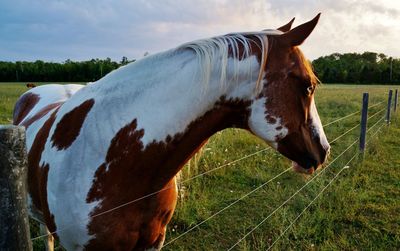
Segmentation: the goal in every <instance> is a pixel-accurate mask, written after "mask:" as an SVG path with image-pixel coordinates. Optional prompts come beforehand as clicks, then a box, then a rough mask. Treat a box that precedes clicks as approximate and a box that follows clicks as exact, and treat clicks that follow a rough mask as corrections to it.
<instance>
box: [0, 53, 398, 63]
mask: <svg viewBox="0 0 400 251" xmlns="http://www.w3.org/2000/svg"><path fill="white" fill-rule="evenodd" d="M336 53H338V52H333V53H331V54H328V55H321V56H319V57H317V58H314V59H308V60H310V61H311V62H313V61H314V60H316V59H319V58H323V57H328V56H331V55H333V54H336ZM354 53H356V54H359V55H362V54H363V53H376V54H377V55H379V54H381V53H380V52H376V51H363V52H343V53H339V54H340V55H344V54H354ZM151 54H152V53H148V52H147V54H146V55H144V56H142V57H140V58H128V57H126V58H127V60H128V63H131V62H136V61H137V60H139V59H141V58H143V57H146V56H148V55H151ZM383 54H384V53H383ZM384 55H385V56H387V58H393V59H395V60H397V59H400V57H394V56H391V55H387V54H384ZM123 57H125V56H122V57H121V58H120V59H112V58H110V60H111V62H116V63H120V62H121V61H122V59H123ZM108 58H109V57H107V58H87V59H82V60H71V59H69V58H67V59H65V60H61V61H46V60H43V59H40V58H39V59H34V60H31V61H27V60H15V61H4V60H0V62H9V63H17V62H26V63H35V62H36V61H42V62H44V63H59V64H64V63H66V61H68V60H69V61H71V62H89V61H91V60H100V61H105V60H107V59H108Z"/></svg>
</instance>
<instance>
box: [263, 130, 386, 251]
mask: <svg viewBox="0 0 400 251" xmlns="http://www.w3.org/2000/svg"><path fill="white" fill-rule="evenodd" d="M384 125H385V124H382V125H381V126H380V127H379V128H378V129H377V130H376V131H375V132H374V134H372V136H371V138H373V137H374V136H375V135H376V134H377V133H378V132H379V131H380V129H381V128H382V127H383V126H384ZM369 140H370V139H369ZM369 140H367V143H368V142H369ZM358 154H359V152H356V154H354V155H353V157H352V158H351V159H350V160H349V161H348V162H347V163H346V164H345V165H344V167H343V168H342V169H341V170H340V171H339V172H338V173H337V174H336V175H335V176H334V177H333V178H332V180H331V181H330V182H329V183H328V184H327V185H326V186H325V187H324V188H323V189H322V190H321V191H320V192H319V193H318V194H317V196H315V197H314V199H313V200H312V201H311V202H310V203H309V204H308V205H307V206H306V207H305V208H304V209H303V211H301V213H300V214H299V215H297V217H296V218H295V219H294V220H293V221H292V222H291V223H290V224H289V226H288V227H287V228H286V229H285V230H284V231H283V232H282V234H281V235H279V237H278V238H277V239H276V240H275V241H274V242H273V243H272V244H271V246H269V248H268V249H267V250H270V249H271V248H272V247H273V246H274V245H275V243H277V242H278V241H279V239H280V238H282V237H283V236H284V235H285V233H286V232H287V231H288V230H289V229H290V228H291V227H292V226H293V225H294V223H296V221H297V220H298V219H299V218H300V217H301V215H302V214H303V213H304V212H305V211H306V210H307V209H308V208H309V207H310V206H311V205H312V204H313V203H314V202H315V201H316V200H317V198H318V197H319V196H321V194H322V193H323V192H324V191H325V190H326V189H327V188H328V186H329V185H330V184H331V183H332V182H333V181H334V180H335V179H336V178H337V177H338V176H339V174H340V173H341V172H342V171H343V170H345V169H347V168H349V166H348V165H349V164H350V162H351V161H352V160H353V159H354V158H355V157H356V156H357V155H358Z"/></svg>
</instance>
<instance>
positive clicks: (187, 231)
mask: <svg viewBox="0 0 400 251" xmlns="http://www.w3.org/2000/svg"><path fill="white" fill-rule="evenodd" d="M290 169H292V167H289V168H287V169H286V170H284V171H283V172H281V173H279V174H278V175H276V176H275V177H273V178H271V179H269V180H268V181H266V182H264V183H263V184H261V185H260V186H258V187H257V188H255V189H253V190H252V191H250V192H248V193H246V194H245V195H243V196H241V197H240V198H239V199H237V200H235V201H234V202H232V203H230V204H229V205H228V206H226V207H224V208H222V209H221V210H219V211H217V212H216V213H214V214H212V215H211V216H209V217H208V218H207V219H205V220H203V221H201V222H200V223H198V224H196V225H194V226H193V227H191V228H189V229H188V230H186V231H185V232H183V233H182V234H180V235H179V236H177V237H176V238H174V239H172V240H170V241H168V242H167V243H166V244H164V247H165V246H168V245H169V244H171V243H172V242H174V241H176V240H178V239H180V238H181V237H183V236H184V235H186V234H187V233H189V232H190V231H192V230H193V229H195V228H197V227H199V226H200V225H202V224H204V223H205V222H207V221H209V220H210V219H212V218H214V217H215V216H217V215H218V214H220V213H222V212H223V211H225V210H226V209H228V208H230V207H231V206H233V205H235V204H236V203H238V202H239V201H241V200H243V199H244V198H246V197H247V196H249V195H250V194H252V193H254V192H256V191H258V190H259V189H261V188H263V187H264V186H266V185H267V184H269V183H270V182H271V181H273V180H275V179H276V178H278V177H279V176H281V175H282V174H284V173H286V172H288V171H289V170H290Z"/></svg>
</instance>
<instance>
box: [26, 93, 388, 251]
mask: <svg viewBox="0 0 400 251" xmlns="http://www.w3.org/2000/svg"><path fill="white" fill-rule="evenodd" d="M384 102H385V101H382V102H379V103H376V104H374V105H371V106H369V108H373V107H376V106H379V105H381V104H383V103H384ZM385 109H386V108H383V109H380V110H379V111H377V112H375V113H374V114H372V115H371V116H369V117H368V119H372V118H374V117H376V116H378V115H379V114H381V113H382V112H384V111H385ZM359 113H360V111H357V112H353V113H350V114H347V115H345V116H342V117H339V118H336V119H334V120H333V121H331V122H329V123H327V124H325V125H323V127H328V126H330V125H333V124H335V123H339V122H341V121H343V120H345V119H348V118H350V117H352V116H355V115H357V114H359ZM384 118H385V117H382V118H380V119H379V120H378V121H377V122H375V124H373V125H372V126H371V127H369V128H368V130H367V132H370V131H371V130H372V129H373V128H375V127H376V126H377V125H378V124H379V123H380V122H382V121H383V120H384ZM383 125H384V124H382V125H381V126H380V127H379V128H378V129H377V130H376V131H375V132H374V133H373V134H372V136H371V138H372V137H374V136H375V135H376V134H377V133H378V132H379V131H380V130H381V128H382V127H383ZM357 127H359V124H356V125H355V126H353V127H351V128H350V129H348V130H346V131H345V132H344V133H342V134H341V135H339V136H338V137H336V138H335V139H333V140H331V141H330V143H331V144H332V143H335V142H337V141H338V140H339V139H341V138H343V137H344V136H346V135H348V134H349V133H350V132H352V131H354V130H355V129H356V128H357ZM357 142H358V139H357V140H355V141H354V142H353V143H351V144H350V145H349V146H348V147H347V148H346V149H345V150H344V151H342V152H341V153H340V154H339V155H338V156H336V157H335V159H333V160H332V161H331V162H330V163H328V164H327V166H326V167H325V168H323V169H322V170H321V171H319V172H317V173H316V174H315V175H314V176H313V177H312V178H311V179H310V180H309V181H308V182H307V183H305V184H304V185H303V186H302V187H301V188H300V189H298V190H297V191H295V192H294V193H293V194H292V195H291V196H290V197H288V198H287V199H286V200H285V201H284V202H283V203H282V204H280V205H279V206H278V207H277V208H275V209H274V210H273V211H272V212H271V213H270V214H269V215H268V216H267V217H265V218H264V219H262V221H260V222H259V223H258V224H257V225H256V226H254V227H253V228H252V229H251V230H250V231H248V232H247V233H246V234H245V235H244V236H242V237H241V238H240V239H239V240H238V241H237V242H236V243H234V244H233V245H232V246H231V247H230V248H229V249H228V250H232V249H233V248H235V247H236V246H237V245H238V244H239V243H240V242H242V241H243V240H244V239H245V238H246V237H247V236H249V235H250V234H251V233H252V232H254V231H255V230H256V229H257V228H259V227H260V226H261V225H262V224H263V223H265V222H266V221H267V220H268V219H269V218H270V217H271V216H272V215H274V214H275V213H276V212H277V211H279V210H280V209H281V208H282V207H284V206H285V205H286V204H287V203H288V202H289V201H290V200H291V199H293V198H294V197H295V196H296V195H297V194H299V193H300V192H301V191H302V190H303V189H304V188H305V187H307V186H308V185H309V184H311V183H312V182H313V181H314V180H315V179H316V178H317V177H319V176H321V175H322V174H323V173H324V172H325V170H327V169H328V168H329V167H330V166H332V165H333V164H334V163H335V162H336V161H337V160H338V159H339V158H341V157H342V156H343V155H344V154H345V153H346V152H347V151H349V149H351V148H352V147H353V146H354V145H355V144H356V143H357ZM367 142H368V141H367ZM269 149H271V148H264V149H261V150H259V151H256V152H254V153H251V154H247V155H244V156H243V157H240V158H238V159H236V160H233V161H230V162H228V163H225V164H222V165H219V166H217V167H215V168H213V169H210V170H207V171H205V172H202V173H199V174H197V175H194V176H192V177H190V178H188V179H185V180H182V181H180V182H179V184H183V183H186V182H189V181H192V180H194V179H197V178H200V177H203V176H205V175H208V174H211V173H213V172H215V171H218V170H220V169H222V168H225V167H229V166H233V164H235V163H237V162H240V161H243V160H245V159H248V158H251V157H253V156H255V155H257V154H260V153H262V152H265V151H268V150H269ZM357 155H358V153H356V154H355V155H353V157H352V158H351V159H350V160H349V161H348V162H347V163H346V164H345V165H344V166H343V167H342V169H340V171H339V172H338V173H336V175H335V176H334V177H333V178H332V179H331V180H330V181H329V183H328V184H327V185H326V186H324V187H323V189H322V190H321V191H320V192H319V193H318V194H317V195H316V196H315V197H314V198H313V200H312V201H311V202H310V203H309V204H308V205H307V206H306V207H305V208H304V209H303V210H302V211H301V213H300V214H299V215H297V217H296V218H295V219H294V220H293V221H292V222H291V223H290V224H289V225H288V226H287V227H286V228H285V230H284V231H283V232H282V233H281V235H279V237H278V238H277V239H276V240H275V241H274V242H273V243H272V244H271V246H270V247H269V248H268V250H270V249H271V248H272V247H273V246H274V245H275V244H276V243H277V242H278V241H279V240H280V239H281V238H282V236H284V234H285V233H286V232H287V231H288V230H289V229H290V228H291V227H292V226H293V225H294V224H295V222H296V221H297V220H298V219H299V218H300V217H301V215H303V214H304V213H305V212H306V211H307V209H308V208H309V207H311V205H312V204H313V203H314V202H315V201H316V200H317V199H318V198H319V197H320V196H321V195H322V194H323V192H324V191H325V190H326V189H327V188H328V187H329V186H330V185H331V184H332V183H333V182H334V181H335V180H337V178H338V177H339V175H340V174H341V173H342V172H343V171H344V170H346V169H347V168H348V164H349V163H350V162H351V161H353V160H354V158H356V156H357ZM290 169H291V168H287V169H286V170H284V171H282V172H280V173H279V174H277V175H276V176H274V177H273V178H270V179H269V180H267V181H266V182H264V183H262V184H261V185H259V186H258V187H256V188H254V189H253V190H251V191H250V192H248V193H246V194H244V195H242V196H240V197H239V198H237V199H235V200H234V201H233V202H231V203H230V204H228V205H227V206H225V207H223V208H221V209H220V210H218V211H216V212H215V213H213V214H211V216H209V217H207V218H206V219H204V220H202V221H201V222H199V223H197V224H195V225H194V226H192V227H190V228H189V229H187V230H185V231H184V232H183V233H181V234H180V235H178V236H177V237H175V238H173V239H171V240H169V241H168V242H166V243H165V244H164V247H165V246H168V245H170V244H172V243H173V242H175V241H177V240H179V239H181V238H182V237H184V236H185V235H187V234H188V233H189V232H191V231H193V230H195V229H196V228H199V227H200V226H201V225H203V224H204V223H206V222H207V221H209V220H211V219H213V218H214V217H216V216H217V215H219V214H221V213H222V212H224V211H226V210H228V209H229V208H231V207H232V206H233V205H235V204H237V203H238V202H239V201H242V200H244V199H245V198H246V197H248V196H250V195H251V194H253V193H255V192H257V191H258V190H260V189H261V188H263V187H265V186H266V185H267V184H269V183H270V182H272V181H274V180H276V179H277V178H279V177H280V176H282V175H283V174H285V173H287V172H288V171H289V170H290ZM171 188H175V186H168V187H165V188H163V189H161V190H158V191H154V192H153V193H149V194H147V195H145V196H143V197H140V198H137V199H134V200H131V201H127V202H126V203H123V204H120V205H117V206H115V207H113V208H111V209H109V210H106V211H103V212H101V213H98V214H96V215H92V216H91V218H95V217H99V216H102V215H105V214H108V213H110V212H113V211H115V210H118V209H120V208H122V207H125V206H127V205H130V204H132V203H135V202H137V201H140V200H143V199H145V198H148V197H150V196H154V195H156V194H158V193H160V192H162V191H165V190H167V189H171ZM83 220H85V219H77V220H76V222H82V221H83ZM76 224H77V223H74V224H71V225H70V226H67V227H65V228H63V229H58V230H57V231H54V232H52V233H49V234H56V233H59V232H61V231H64V230H66V229H68V228H69V227H72V226H74V225H76ZM49 234H44V235H40V236H37V237H34V238H32V239H31V241H35V240H38V239H41V238H45V237H47V236H48V235H49Z"/></svg>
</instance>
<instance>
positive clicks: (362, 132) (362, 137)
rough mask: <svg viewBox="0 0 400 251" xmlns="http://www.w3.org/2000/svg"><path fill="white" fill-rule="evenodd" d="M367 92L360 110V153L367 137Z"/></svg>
mask: <svg viewBox="0 0 400 251" xmlns="http://www.w3.org/2000/svg"><path fill="white" fill-rule="evenodd" d="M368 97H369V95H368V92H365V93H364V94H363V99H362V109H361V130H360V151H361V152H364V150H365V137H366V135H367V120H368Z"/></svg>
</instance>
